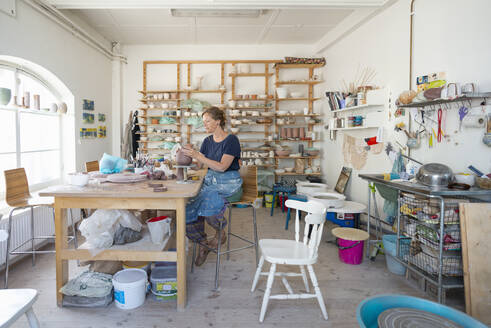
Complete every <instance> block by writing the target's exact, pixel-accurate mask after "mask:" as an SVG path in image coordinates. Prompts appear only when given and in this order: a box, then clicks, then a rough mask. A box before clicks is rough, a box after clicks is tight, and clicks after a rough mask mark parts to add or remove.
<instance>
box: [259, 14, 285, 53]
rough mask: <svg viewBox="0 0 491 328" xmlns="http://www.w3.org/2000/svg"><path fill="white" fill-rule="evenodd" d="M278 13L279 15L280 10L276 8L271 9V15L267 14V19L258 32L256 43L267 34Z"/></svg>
mask: <svg viewBox="0 0 491 328" xmlns="http://www.w3.org/2000/svg"><path fill="white" fill-rule="evenodd" d="M279 15H280V10H278V9H276V10H273V12H272V13H271V16H269V18H268V21H267V22H266V24H265V25H264V27H263V29H262V30H261V33H259V36H258V37H257V40H256V43H259V44H261V43H263V41H264V38H265V37H266V35H268V33H269V30H270V29H271V26H272V25H273V24H274V22H275V21H276V18H278V16H279Z"/></svg>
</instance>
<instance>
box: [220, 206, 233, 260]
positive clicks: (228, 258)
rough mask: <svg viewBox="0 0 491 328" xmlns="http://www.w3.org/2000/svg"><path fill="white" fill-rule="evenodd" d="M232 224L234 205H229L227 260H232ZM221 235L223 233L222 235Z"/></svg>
mask: <svg viewBox="0 0 491 328" xmlns="http://www.w3.org/2000/svg"><path fill="white" fill-rule="evenodd" d="M231 225H232V205H229V207H228V234H227V261H228V260H230V253H228V251H230V233H231V232H232V228H231V227H230V226H231ZM220 237H221V235H220Z"/></svg>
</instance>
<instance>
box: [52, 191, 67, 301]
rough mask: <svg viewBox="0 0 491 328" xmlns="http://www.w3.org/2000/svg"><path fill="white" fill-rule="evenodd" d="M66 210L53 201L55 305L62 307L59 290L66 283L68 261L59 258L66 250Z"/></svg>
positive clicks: (61, 296) (61, 297)
mask: <svg viewBox="0 0 491 328" xmlns="http://www.w3.org/2000/svg"><path fill="white" fill-rule="evenodd" d="M65 213H66V210H65V209H62V208H61V207H60V206H59V204H57V203H56V201H55V249H56V303H57V305H58V306H62V301H63V294H62V293H61V292H60V288H61V287H63V286H64V285H65V284H66V283H67V282H68V261H67V260H63V259H62V258H61V253H62V250H64V249H66V248H68V243H67V234H68V231H67V225H66V218H65Z"/></svg>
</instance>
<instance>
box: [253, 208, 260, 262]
mask: <svg viewBox="0 0 491 328" xmlns="http://www.w3.org/2000/svg"><path fill="white" fill-rule="evenodd" d="M252 220H253V222H252V224H253V226H254V248H255V249H256V265H257V264H258V262H259V252H258V250H257V220H256V208H255V207H254V206H252Z"/></svg>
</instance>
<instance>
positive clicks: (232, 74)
mask: <svg viewBox="0 0 491 328" xmlns="http://www.w3.org/2000/svg"><path fill="white" fill-rule="evenodd" d="M273 75H274V73H228V76H230V77H238V76H273Z"/></svg>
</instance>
